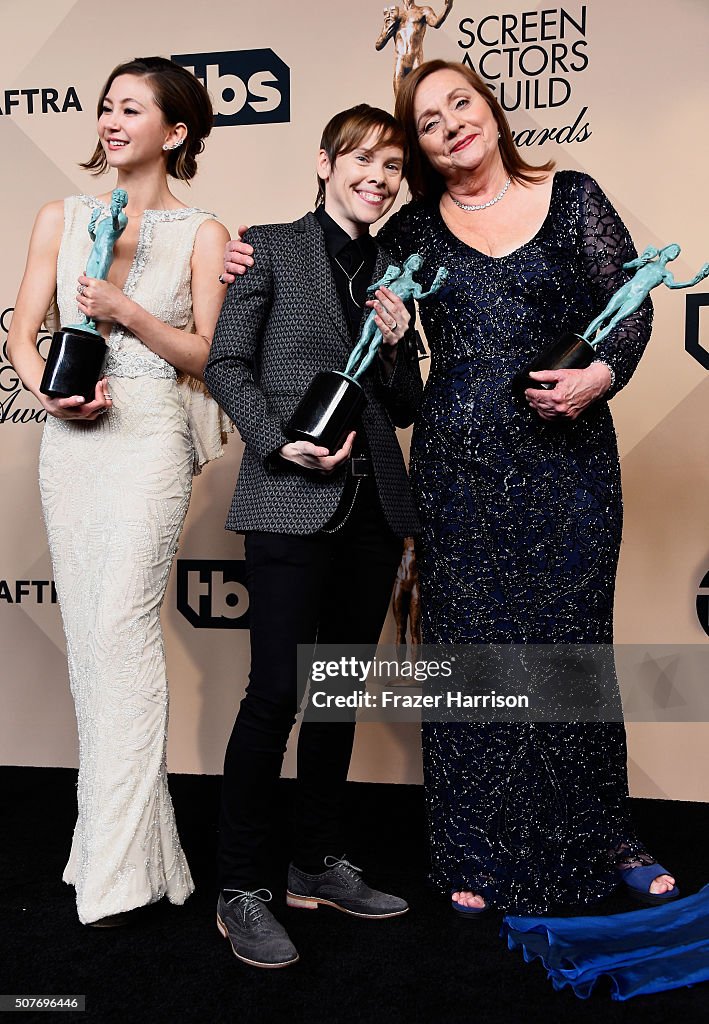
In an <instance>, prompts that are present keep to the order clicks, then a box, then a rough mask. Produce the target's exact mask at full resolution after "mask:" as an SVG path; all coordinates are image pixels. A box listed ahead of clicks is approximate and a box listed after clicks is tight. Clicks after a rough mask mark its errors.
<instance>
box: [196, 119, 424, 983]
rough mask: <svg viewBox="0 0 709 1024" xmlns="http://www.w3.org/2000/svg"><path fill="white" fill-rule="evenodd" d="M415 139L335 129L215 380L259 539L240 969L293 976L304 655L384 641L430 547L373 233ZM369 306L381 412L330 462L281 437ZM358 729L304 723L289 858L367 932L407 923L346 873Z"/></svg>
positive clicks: (253, 275)
mask: <svg viewBox="0 0 709 1024" xmlns="http://www.w3.org/2000/svg"><path fill="white" fill-rule="evenodd" d="M404 159H405V147H404V137H403V132H402V131H401V128H400V126H399V124H398V123H397V122H396V121H395V120H394V118H393V117H392V116H391V115H390V114H388V113H387V112H386V111H384V110H379V109H377V108H374V107H369V106H367V105H366V104H361V105H359V106H357V107H353V108H352V109H350V110H346V111H343V112H341V113H340V114H337V115H336V116H335V117H333V118H332V120H331V121H330V122H329V123H328V124H327V126H326V127H325V130H324V133H323V137H322V140H321V144H320V150H319V154H318V158H317V172H318V201H317V205H316V209H315V212H314V213H308V214H306V215H305V216H304V217H301V218H300V219H299V220H297V221H295V222H293V223H292V224H269V225H264V226H260V227H254V228H251V229H250V230H249V231H248V232H247V236H246V237H247V239H248V241H250V242H251V244H252V245H253V246H254V250H255V252H254V264H253V266H252V268H251V269H250V272H249V273H248V274H247V275H246V276H243V277H238V278H237V279H236V280H235V281H234V283H233V284H231V286H230V287H229V289H228V292H227V296H226V299H225V302H224V306H223V308H222V311H221V315H220V317H219V321H218V323H217V327H216V331H215V334H214V339H213V342H212V347H211V351H210V356H209V361H208V363H207V368H206V371H205V380H206V382H207V385H208V387H209V390H210V391H211V393H212V394H213V395H214V397H215V398H216V399H217V401H218V402H219V404H220V405H221V406H222V408H223V409H224V410H225V411H226V412H227V413H228V415H229V416H230V417H231V419H232V420H233V421H234V423H235V424H236V426H237V428H238V430H239V432H240V434H241V436H242V438H243V440H244V443H245V451H244V455H243V459H242V464H241V469H240V472H239V477H238V481H237V485H236V491H235V493H234V498H233V501H232V504H231V508H230V511H229V515H228V518H227V524H226V525H227V529H230V530H235V531H238V532H243V533H244V534H245V551H246V581H247V587H248V591H249V600H250V604H249V615H250V632H251V671H250V675H249V684H248V687H247V689H246V694H245V696H244V699H243V700H242V702H241V706H240V709H239V713H238V715H237V718H236V722H235V724H234V729H233V732H232V735H231V739H230V741H229V745H228V748H227V752H226V758H225V763H224V782H223V789H222V809H221V822H220V837H219V855H218V866H219V884H220V895H219V902H218V908H217V923H218V926H219V929H220V931H221V932H222V934H223V935H224V936H225V937H226V938H228V939H229V941H230V942H231V945H232V949H233V951H234V953H235V955H236V956H237V957H238V958H239V959H240V960H242V961H244V962H246V963H249V964H252V965H254V966H258V967H283V966H286V965H287V964H291V963H294V962H295V961H296V960H297V959H298V953H297V951H296V950H295V947H294V946H293V944H292V943H291V941H290V939H289V937H288V935H287V933H286V931H285V929H284V927H283V925H282V924H281V923H280V922H278V921H277V920H276V918H275V917H274V916H273V915H272V914H271V912H270V911H269V910H268V908H267V907H266V906H265V903H266V902H267V901H268V900H270V899H271V892H270V891H269V890H268V889H266V888H264V882H265V881H266V879H265V878H264V875H265V872H266V868H265V863H264V859H265V857H266V856H267V851H268V836H269V831H270V828H271V826H272V823H273V822H272V816H273V808H274V806H275V801H274V788H275V785H276V782H277V780H278V777H279V775H280V771H281V766H282V762H283V754H284V751H285V748H286V744H287V741H288V736H289V733H290V730H291V728H292V726H293V723H294V721H295V716H296V713H297V711H298V707H299V699H300V695H299V691H298V675H297V664H296V654H297V645H298V644H308V645H311V646H312V645H313V644H314V643H315V642H316V641H317V642H318V643H321V644H327V643H330V644H340V645H348V644H369V645H375V644H376V643H377V641H378V639H379V634H380V632H381V629H382V625H383V622H384V618H385V616H386V612H387V608H388V605H389V600H390V597H391V591H392V586H393V582H394V578H395V575H396V570H397V567H398V565H399V561H400V558H401V552H402V546H403V539H404V537H406V536H408V535H410V534H413V533H416V532H417V531H418V525H419V524H418V520H417V516H416V511H415V509H414V504H413V501H412V498H411V495H410V492H409V486H408V480H407V474H406V467H405V464H404V459H403V456H402V453H401V449H400V447H399V443H398V441H397V438H396V432H395V427H397V426H398V427H405V426H408V425H409V424H410V423H411V422H412V421H413V418H414V416H415V413H416V411H417V409H418V406H419V403H420V398H421V391H422V384H421V376H420V372H419V365H418V354H417V345H416V335H415V332H414V331H413V330H412V329H411V328H410V327H409V323H410V311H409V310H408V309H407V308H406V306H404V305H403V303H402V302H401V300H400V299H399V298H398V297H397V296H396V295H394V293H393V292H391V291H389V290H388V289H387V288H381V289H378V290H377V291H376V293H375V295H376V298H375V299H373V300H370V301H369V302H367V287H368V285H369V284H370V282H371V281H373V280H375V281H378V280H379V279H380V278H381V276H382V274H383V272H384V270H385V268H386V266H387V264H388V263H389V260H388V259H387V256H386V254H385V253H384V252H382V251H381V250H380V249H379V248H378V247H377V245H376V243H375V242H374V240H373V239H372V238H370V236H369V226H370V225H371V224H373V223H375V222H376V221H377V220H379V218H380V217H381V216H383V214H384V213H386V212H387V211H388V210H389V209H390V208H391V206H392V204H393V202H394V200H395V199H396V196H397V194H398V191H399V186H400V184H401V179H402V174H403V170H404ZM368 307H373V308H374V310H375V312H376V321H377V326H378V327H379V329H380V330H381V332H382V335H383V345H382V349H381V351H380V354H379V356H378V357H377V359H376V360H375V363H374V364H373V365H372V366H371V368H370V369H369V370H368V371H367V373H366V374H365V376H364V378H363V380H362V383H363V386H364V389H365V392H366V396H367V405H366V407H365V409H364V411H363V413H362V415H361V419H360V422H359V423H358V425H357V428H356V430H355V431H353V432H352V433H351V434H350V436H349V437H348V438H347V439H346V441H345V442H344V444H343V446H342V448H341V449H340V450H339V451H337V452H335V453H334V454H329V453H328V452H327V450H326V449H324V448H318V447H316V446H315V445H313V444H310V443H309V442H307V441H296V442H292V441H289V439H288V437H287V436H286V434H285V432H284V426H283V425H284V424H285V423H286V422H287V421H288V419H289V417H290V415H291V413H292V412H293V411H294V409H295V407H296V405H297V404H298V401H299V400H300V398H301V397H302V395H303V393H304V392H305V390H306V388H307V386H308V384H309V383H310V381H311V379H312V378H313V376H314V375H315V373H316V372H317V371H319V370H323V369H340V368H342V367H343V366H344V365H345V363H346V361H347V356H348V354H349V352H350V351H351V349H352V347H353V344H354V342H355V340H356V337H357V335H358V332H359V329H360V326H361V323H362V321H363V318H364V317H365V316H367V315H368V314H369V312H370V310H369V308H368ZM354 728H355V723H354V711H353V712H352V718H351V720H348V721H337V722H333V721H326V722H324V721H314V720H308V718H307V716H306V720H305V721H304V722H303V724H302V726H301V731H300V735H299V740H298V795H297V806H296V816H295V818H296V824H295V848H294V850H293V859H292V862H291V864H290V867H289V870H288V886H287V893H286V899H287V903H288V904H289V905H290V906H292V907H300V908H304V909H317V908H318V907H320V906H322V905H325V906H331V907H335V908H337V909H338V910H341V911H344V912H346V913H349V914H352V915H355V916H357V917H362V918H370V919H381V918H389V917H394V916H398V915H400V914H403V913H405V912H406V911H407V909H408V906H407V904H406V902H405V900H403V899H400V898H399V897H396V896H390V895H388V894H386V893H383V892H379V891H377V890H376V889H372V888H370V887H369V886H368V885H367V884H366V883H365V881H364V880H363V878H362V874H361V869H360V868H357V867H355V866H354V865H353V864H352V863H350V861H349V860H347V859H346V858H345V856H344V854H343V852H342V851H343V850H344V849H345V848H346V847H345V843H344V840H343V838H342V834H341V824H340V817H341V813H340V811H341V805H342V800H343V795H344V789H345V783H346V779H347V772H348V769H349V763H350V758H351V754H352V744H353V740H354Z"/></svg>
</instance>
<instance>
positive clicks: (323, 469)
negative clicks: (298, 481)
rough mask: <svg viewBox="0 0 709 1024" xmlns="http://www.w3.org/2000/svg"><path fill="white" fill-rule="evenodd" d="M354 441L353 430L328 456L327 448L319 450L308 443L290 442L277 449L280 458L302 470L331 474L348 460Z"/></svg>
mask: <svg viewBox="0 0 709 1024" xmlns="http://www.w3.org/2000/svg"><path fill="white" fill-rule="evenodd" d="M354 439H355V432H354V430H353V431H352V432H351V433H350V434H348V435H347V438H346V439H345V443H344V444H343V445H342V448H339V449H338V450H337V451H336V452H334V454H332V455H330V453H329V452H328V450H327V448H320V447H318V446H317V445H314V444H311V442H310V441H290V442H289V443H288V444H284V445H283V447H282V448H280V449H279V452H280V455H281V458H283V459H287V460H288V462H295V463H296V465H298V466H302V467H303V469H314V470H316V472H318V473H332V471H333V470H334V469H337V467H338V466H339V465H340V464H341V463H343V462H344V461H345V460H346V459H349V457H350V453H351V451H352V442H353V441H354Z"/></svg>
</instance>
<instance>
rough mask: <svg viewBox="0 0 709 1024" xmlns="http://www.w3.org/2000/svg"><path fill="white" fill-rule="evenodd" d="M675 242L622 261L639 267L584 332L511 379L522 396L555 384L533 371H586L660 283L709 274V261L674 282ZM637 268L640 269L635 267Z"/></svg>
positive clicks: (681, 284) (687, 284) (565, 338)
mask: <svg viewBox="0 0 709 1024" xmlns="http://www.w3.org/2000/svg"><path fill="white" fill-rule="evenodd" d="M681 251H682V250H681V248H680V247H679V245H677V243H676V242H673V243H671V244H670V245H666V246H664V247H663V248H662V249H656V248H655V246H654V245H649V246H648V247H647V249H645V251H644V252H643V253H642V255H641V256H638V258H637V259H636V260H631V261H630V263H624V264H623V270H636V273H635V274H634V276H633V277H632V278H631V279H630V280H629V281H627V282H626V283H625V284H624V285H622V286H621V287H620V288H619V289H618V291H617V292H615V293H614V294H613V296H612V297H611V300H610V302H609V303H608V305H607V306H606V308H605V309H604V310H603V312H602V313H600V314H599V315H598V316H597V317H596V319H595V320H594V321H593V322H592V323H590V324H589V325H588V327H587V328H586V330H585V331H584V332H583V334H574V333H572V332H569V333H567V334H562V336H561V337H560V338H558V339H557V341H556V342H555V343H554V344H553V345H552V346H551V347H550V348H548V349H547V350H546V351H545V352H543V353H542V355H541V356H539V357H538V358H537V359H535V360H534V362H533V363H531V364H530V365H529V366H528V367H527V369H526V370H524V371H523V372H522V373H520V374H518V375H517V376H516V377H515V379H514V381H513V382H512V387H513V390H514V391H515V393H517V394H519V395H521V394H522V393H523V392H524V391H525V390H526V389H527V388H536V389H540V388H544V389H545V390H549V389H551V388H553V387H554V385H553V384H551V383H542V382H541V381H538V380H532V378H531V377H530V376H529V374H530V373H533V372H536V371H537V370H583V369H584V368H585V367H587V366H590V364H591V363H592V362H593V360H594V359H595V358H596V349H597V347H598V346H599V345H600V343H601V342H602V341H603V339H604V338H606V337H607V336H608V335H609V334H610V332H611V331H612V330H613V329H614V327H616V326H617V325H618V324H619V323H620V322H621V320H625V318H626V317H629V316H631V315H632V314H633V313H635V312H636V311H637V310H638V309H639V308H640V306H641V305H642V304H643V302H644V301H645V299H646V298H647V297H648V295H649V294H650V292H651V291H652V289H653V288H656V287H657V286H658V285H660V284H665V285H667V287H668V288H692V287H693V286H694V285H695V284H699V282H700V281H702V280H703V279H704V278H705V277H708V276H709V263H705V264H704V265H703V266H702V268H701V270H699V271H698V272H697V273H696V274H695V275H694V277H693V278H692V279H691V281H675V279H674V277H673V275H672V272H671V271H670V270H668V269H667V264H668V263H670V262H671V261H672V260H676V259H677V257H678V256H679V254H680V252H681ZM636 268H637V269H636Z"/></svg>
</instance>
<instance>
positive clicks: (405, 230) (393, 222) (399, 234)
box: [376, 203, 416, 263]
mask: <svg viewBox="0 0 709 1024" xmlns="http://www.w3.org/2000/svg"><path fill="white" fill-rule="evenodd" d="M414 216H415V213H414V204H413V203H407V204H406V206H402V207H401V209H400V210H398V211H397V212H396V213H395V214H393V216H391V217H390V218H389V220H388V221H387V222H386V224H385V225H384V227H383V228H380V229H379V231H378V232H377V236H376V237H377V245H380V246H381V247H382V249H384V250H386V252H388V253H389V254H390V255H391V256H393V257H394V259H396V260H399V262H400V263H401V262H403V261H404V260H405V259H406V258H407V256H410V255H411V253H412V252H415V251H416V249H415V246H414V240H413V218H414Z"/></svg>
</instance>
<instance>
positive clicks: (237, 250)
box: [222, 224, 254, 284]
mask: <svg viewBox="0 0 709 1024" xmlns="http://www.w3.org/2000/svg"><path fill="white" fill-rule="evenodd" d="M248 230H249V229H248V227H247V226H246V225H245V224H242V225H241V227H240V228H239V233H238V235H237V237H236V238H232V240H231V241H230V242H227V246H226V249H225V250H224V272H223V274H222V281H223V282H224V283H225V284H233V282H234V281H235V280H236V278H237V275H240V274H245V273H246V271H247V270H248V269H249V267H253V265H254V261H253V252H254V249H253V246H252V245H249V243H248V242H242V241H241V236H242V235H243V234H245V233H246V232H247V231H248Z"/></svg>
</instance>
